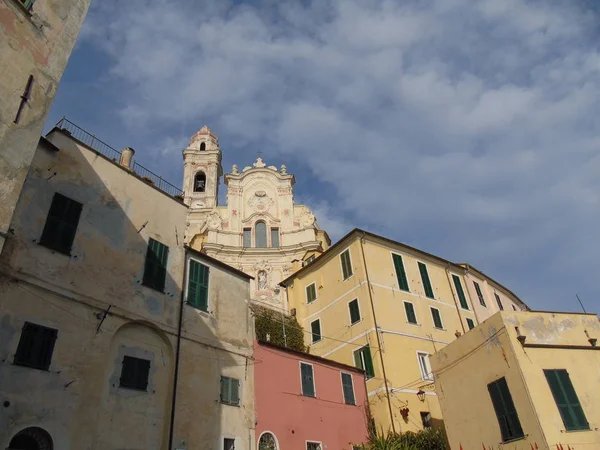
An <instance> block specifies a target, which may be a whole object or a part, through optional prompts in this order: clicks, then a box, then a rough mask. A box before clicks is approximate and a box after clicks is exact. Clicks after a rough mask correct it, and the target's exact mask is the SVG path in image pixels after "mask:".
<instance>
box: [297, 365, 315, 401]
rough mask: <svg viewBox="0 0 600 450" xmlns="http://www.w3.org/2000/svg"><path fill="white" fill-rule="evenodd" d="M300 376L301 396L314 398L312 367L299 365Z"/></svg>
mask: <svg viewBox="0 0 600 450" xmlns="http://www.w3.org/2000/svg"><path fill="white" fill-rule="evenodd" d="M300 375H301V378H302V395H306V396H307V397H314V396H315V384H314V379H313V367H312V366H311V365H310V364H304V363H300Z"/></svg>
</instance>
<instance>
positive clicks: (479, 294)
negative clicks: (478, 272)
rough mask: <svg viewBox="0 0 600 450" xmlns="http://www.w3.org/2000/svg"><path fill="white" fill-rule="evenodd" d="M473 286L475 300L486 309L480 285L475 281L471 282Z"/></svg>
mask: <svg viewBox="0 0 600 450" xmlns="http://www.w3.org/2000/svg"><path fill="white" fill-rule="evenodd" d="M473 286H474V287H475V293H476V294H477V298H478V299H479V304H480V305H481V306H483V307H484V308H487V303H486V302H485V297H484V296H483V291H482V290H481V285H480V284H479V283H478V282H477V281H475V280H473Z"/></svg>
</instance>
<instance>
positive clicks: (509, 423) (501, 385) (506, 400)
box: [488, 378, 523, 441]
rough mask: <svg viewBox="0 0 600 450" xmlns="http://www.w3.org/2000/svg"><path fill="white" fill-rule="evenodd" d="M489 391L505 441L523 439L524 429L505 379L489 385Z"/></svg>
mask: <svg viewBox="0 0 600 450" xmlns="http://www.w3.org/2000/svg"><path fill="white" fill-rule="evenodd" d="M488 391H489V393H490V397H491V399H492V404H493V405H494V411H495V412H496V417H497V419H498V424H499V425H500V433H501V435H502V440H503V441H509V440H511V439H516V438H520V437H523V429H522V428H521V422H520V421H519V416H518V415H517V410H516V409H515V405H514V403H513V400H512V396H511V395H510V391H509V390H508V385H507V384H506V379H505V378H500V379H499V380H497V381H494V382H493V383H490V384H488Z"/></svg>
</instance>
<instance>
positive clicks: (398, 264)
mask: <svg viewBox="0 0 600 450" xmlns="http://www.w3.org/2000/svg"><path fill="white" fill-rule="evenodd" d="M392 258H393V260H394V268H395V269H396V278H397V279H398V288H399V289H401V290H403V291H406V292H409V290H408V280H407V278H406V272H405V271H404V263H403V262H402V256H400V255H397V254H396V253H393V254H392Z"/></svg>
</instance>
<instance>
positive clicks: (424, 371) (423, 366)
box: [417, 352, 433, 381]
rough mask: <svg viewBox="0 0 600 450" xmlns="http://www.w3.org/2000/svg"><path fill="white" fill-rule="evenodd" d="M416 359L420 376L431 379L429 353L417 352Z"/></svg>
mask: <svg viewBox="0 0 600 450" xmlns="http://www.w3.org/2000/svg"><path fill="white" fill-rule="evenodd" d="M417 359H418V360H419V370H420V371H421V378H422V379H423V380H427V381H433V373H431V366H430V365H429V353H422V352H418V353H417Z"/></svg>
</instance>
